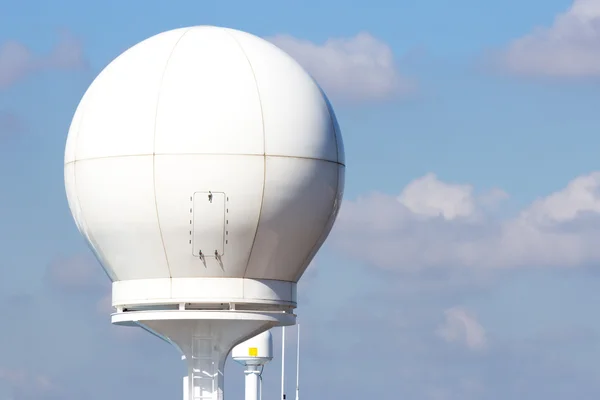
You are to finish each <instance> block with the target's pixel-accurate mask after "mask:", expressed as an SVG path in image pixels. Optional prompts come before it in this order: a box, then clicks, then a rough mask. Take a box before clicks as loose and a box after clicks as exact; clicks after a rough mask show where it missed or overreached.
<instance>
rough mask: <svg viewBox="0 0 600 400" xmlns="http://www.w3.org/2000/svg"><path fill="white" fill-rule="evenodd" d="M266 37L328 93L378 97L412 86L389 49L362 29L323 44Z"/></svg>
mask: <svg viewBox="0 0 600 400" xmlns="http://www.w3.org/2000/svg"><path fill="white" fill-rule="evenodd" d="M267 39H268V40H269V41H271V42H272V43H274V44H275V45H277V46H278V47H280V48H282V49H283V50H285V51H286V52H288V53H289V54H290V55H291V56H292V57H294V58H295V59H296V60H297V61H298V62H299V63H300V64H301V65H302V66H303V67H304V68H306V70H307V71H308V72H309V73H310V74H312V76H313V77H314V78H315V80H316V81H317V82H318V83H319V85H321V86H322V87H323V89H324V90H325V92H327V94H328V95H332V96H337V97H339V98H342V99H348V100H352V101H360V100H379V99H385V98H389V97H392V96H395V95H398V94H407V93H410V92H412V91H413V90H414V88H415V85H414V83H413V82H412V81H411V80H409V79H408V78H406V77H404V76H403V75H401V74H400V73H399V72H398V67H397V65H396V63H395V61H394V55H393V53H392V49H390V47H389V46H388V45H387V44H386V43H384V42H381V41H380V40H378V39H376V38H374V37H373V36H371V35H370V34H369V33H366V32H362V33H359V34H358V35H356V36H354V37H351V38H332V39H328V40H327V41H326V42H325V43H323V44H315V43H312V42H310V41H307V40H301V39H297V38H294V37H292V36H289V35H277V36H274V37H271V38H267Z"/></svg>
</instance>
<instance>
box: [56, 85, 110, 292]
mask: <svg viewBox="0 0 600 400" xmlns="http://www.w3.org/2000/svg"><path fill="white" fill-rule="evenodd" d="M92 84H93V82H92ZM90 88H91V85H90ZM90 88H88V90H86V93H84V94H83V97H82V98H81V104H80V106H82V107H83V110H81V118H80V119H79V124H77V137H76V138H75V154H74V155H73V185H75V198H76V200H77V207H79V210H80V216H81V219H82V220H83V221H82V223H83V225H84V227H83V228H84V232H85V234H84V237H85V239H86V242H87V245H88V247H89V248H90V251H91V252H92V254H93V255H94V257H96V259H98V263H99V264H100V266H101V267H102V271H104V273H105V274H106V276H108V279H110V280H111V281H112V282H116V281H118V280H119V277H118V276H117V274H116V272H115V271H114V270H113V269H112V268H110V267H109V266H105V265H104V263H103V262H102V261H103V260H102V257H100V253H99V252H98V250H96V247H97V246H96V245H95V244H94V243H95V242H96V240H95V239H94V235H93V234H92V232H90V231H89V229H87V222H86V218H85V214H84V212H83V207H82V206H81V200H80V199H79V190H78V189H77V164H78V163H77V161H78V160H77V148H78V146H79V137H80V135H79V134H80V132H79V131H80V130H81V125H82V124H83V121H84V117H85V115H86V114H87V107H86V105H87V104H86V103H88V102H89V100H88V101H85V100H86V98H85V96H86V95H87V94H88V92H90V96H91V90H90ZM76 112H77V111H76ZM66 165H67V164H65V166H66Z"/></svg>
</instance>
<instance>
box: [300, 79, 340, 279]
mask: <svg viewBox="0 0 600 400" xmlns="http://www.w3.org/2000/svg"><path fill="white" fill-rule="evenodd" d="M311 78H312V81H313V83H314V84H315V86H316V87H317V89H319V92H321V96H322V98H323V102H324V103H325V106H326V107H327V114H329V123H330V124H331V128H332V130H333V140H334V141H335V159H336V164H337V168H336V176H337V182H336V185H335V196H334V198H333V202H332V207H331V212H330V213H329V216H328V217H327V220H326V221H325V225H324V226H323V229H322V230H321V233H320V234H319V236H318V237H317V240H316V241H315V243H314V244H313V246H312V247H311V249H310V251H309V252H308V254H307V255H306V257H305V258H304V260H303V261H302V264H305V263H306V262H307V261H309V263H310V261H312V260H309V259H310V258H311V257H312V258H314V257H315V256H316V254H317V252H316V251H315V248H316V247H317V246H318V245H319V242H321V239H322V238H323V234H324V233H325V231H326V230H327V226H328V225H329V221H330V220H331V218H333V217H334V216H335V215H336V212H335V202H336V200H337V197H338V192H339V190H340V165H343V164H341V163H340V149H339V146H338V132H337V130H336V129H335V121H334V118H335V116H334V115H333V105H332V104H331V102H330V101H329V99H328V98H327V95H326V94H325V91H324V90H323V89H322V88H321V86H320V85H319V84H318V83H317V81H316V79H315V78H313V77H312V76H311ZM339 207H341V204H339V205H338V208H339ZM334 222H335V221H334ZM331 229H333V224H332V226H331V228H330V232H331ZM323 242H324V241H323ZM322 244H323V243H321V245H322ZM306 268H308V265H306V267H305V269H304V270H303V271H302V274H304V271H306ZM301 276H302V275H300V276H295V277H294V278H293V279H294V281H296V282H297V281H298V280H299V279H300V277H301Z"/></svg>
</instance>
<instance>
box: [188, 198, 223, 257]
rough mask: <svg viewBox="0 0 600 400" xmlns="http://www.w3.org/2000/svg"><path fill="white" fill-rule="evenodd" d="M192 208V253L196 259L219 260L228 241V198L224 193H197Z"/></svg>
mask: <svg viewBox="0 0 600 400" xmlns="http://www.w3.org/2000/svg"><path fill="white" fill-rule="evenodd" d="M191 200H192V206H191V208H190V213H191V214H192V215H191V219H190V221H191V222H192V227H191V230H190V235H191V238H190V240H191V242H192V253H193V255H194V256H195V257H200V258H208V257H214V258H217V259H219V258H220V257H221V256H223V254H224V253H225V241H226V240H227V236H228V233H229V232H227V225H228V222H229V221H227V212H228V211H229V210H228V209H227V197H226V196H225V193H223V192H212V191H208V192H196V193H194V196H193V198H192V199H191Z"/></svg>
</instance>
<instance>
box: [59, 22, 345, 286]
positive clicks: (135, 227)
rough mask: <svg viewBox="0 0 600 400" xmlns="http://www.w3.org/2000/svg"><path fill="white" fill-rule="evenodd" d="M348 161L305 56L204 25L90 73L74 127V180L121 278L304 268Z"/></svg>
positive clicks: (291, 272)
mask: <svg viewBox="0 0 600 400" xmlns="http://www.w3.org/2000/svg"><path fill="white" fill-rule="evenodd" d="M344 164H345V161H344V150H343V144H342V137H341V135H340V130H339V127H338V124H337V121H336V118H335V115H334V112H333V110H332V108H331V106H330V104H329V102H328V100H327V98H326V96H325V95H324V94H323V92H322V91H321V90H320V88H319V87H318V85H317V84H316V83H315V82H314V80H313V79H312V78H311V77H310V76H309V75H308V74H307V73H306V72H305V71H304V70H303V69H302V68H301V67H300V66H299V64H298V63H296V61H294V60H293V59H292V58H291V57H290V56H288V55H287V54H286V53H285V52H283V51H282V50H280V49H279V48H277V47H276V46H274V45H273V44H271V43H269V42H267V41H265V40H263V39H261V38H258V37H256V36H253V35H250V34H247V33H244V32H241V31H237V30H232V29H227V28H218V27H210V26H197V27H191V28H182V29H175V30H172V31H168V32H164V33H161V34H158V35H156V36H153V37H151V38H149V39H147V40H144V41H143V42H141V43H139V44H137V45H135V46H133V47H132V48H130V49H129V50H127V51H125V52H124V53H123V54H121V55H120V56H119V57H117V58H116V59H115V60H114V61H113V62H111V63H110V64H109V65H108V66H107V67H106V68H105V69H104V70H103V71H102V72H101V73H100V75H99V76H98V77H97V78H96V79H95V80H94V82H93V83H92V84H91V86H90V88H89V89H88V91H87V92H86V93H85V95H84V97H83V99H82V100H81V103H80V104H79V107H78V108H77V111H76V113H75V117H74V119H73V122H72V125H71V128H70V130H69V136H68V139H67V145H66V150H65V185H66V191H67V197H68V202H69V206H70V208H71V211H72V213H73V216H74V218H75V221H76V224H77V227H78V229H79V230H80V232H81V233H82V234H83V236H84V237H85V238H86V240H87V241H88V243H89V245H90V247H91V248H92V249H93V251H94V252H95V254H96V256H97V257H98V259H99V260H100V261H101V263H102V265H103V267H104V268H105V270H106V272H107V274H108V275H109V276H110V277H111V279H112V280H113V281H115V282H119V281H130V280H145V281H147V280H151V279H159V280H160V279H163V280H164V279H168V280H174V279H179V278H246V279H248V278H249V279H255V280H275V281H284V282H297V281H298V280H299V279H300V277H301V276H302V274H303V272H304V270H305V269H306V267H307V266H308V264H309V263H310V261H311V260H312V258H313V257H314V255H315V253H316V252H317V250H318V249H319V248H320V247H321V245H322V243H323V242H324V240H325V238H326V237H327V235H328V234H329V232H330V230H331V228H332V226H333V223H334V221H335V218H336V216H337V213H338V210H339V206H340V202H341V199H342V194H343V187H344V168H345V167H344ZM200 252H202V255H200ZM113 290H114V289H113ZM143 290H148V291H151V289H148V286H147V285H146V286H144V289H143ZM157 290H159V289H157ZM113 293H114V292H113ZM113 296H114V294H113ZM136 296H138V297H139V296H142V297H143V295H140V294H137V295H136ZM148 296H150V297H152V296H154V297H157V295H156V293H153V294H149V295H148ZM165 296H166V297H168V296H169V295H168V294H166V295H165ZM159 297H160V296H159Z"/></svg>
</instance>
